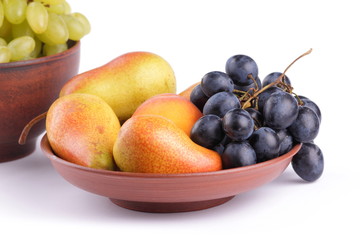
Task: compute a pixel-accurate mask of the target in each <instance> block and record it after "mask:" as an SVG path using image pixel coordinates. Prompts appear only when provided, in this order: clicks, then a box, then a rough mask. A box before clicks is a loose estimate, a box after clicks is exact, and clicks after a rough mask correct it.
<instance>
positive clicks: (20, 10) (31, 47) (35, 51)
mask: <svg viewBox="0 0 360 240" xmlns="http://www.w3.org/2000/svg"><path fill="white" fill-rule="evenodd" d="M90 30H91V26H90V22H89V20H88V19H87V18H86V17H85V16H84V15H83V14H81V13H78V12H72V11H71V7H70V5H69V3H68V2H67V1H66V0H0V63H7V62H13V61H23V60H28V59H34V58H39V57H43V56H49V55H53V54H56V53H60V52H62V51H65V50H67V49H68V45H67V42H68V41H69V40H73V41H79V40H80V39H81V38H83V37H84V36H85V35H87V34H88V33H89V32H90Z"/></svg>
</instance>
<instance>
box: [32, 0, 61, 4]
mask: <svg viewBox="0 0 360 240" xmlns="http://www.w3.org/2000/svg"><path fill="white" fill-rule="evenodd" d="M64 1H65V0H35V2H42V3H44V4H50V5H52V4H54V5H56V4H61V3H63V2H64Z"/></svg>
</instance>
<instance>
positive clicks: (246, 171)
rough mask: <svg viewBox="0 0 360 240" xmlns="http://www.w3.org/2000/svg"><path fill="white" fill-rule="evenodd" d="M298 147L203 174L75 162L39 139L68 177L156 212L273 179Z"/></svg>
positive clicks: (217, 200) (193, 205) (222, 198)
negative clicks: (131, 170)
mask: <svg viewBox="0 0 360 240" xmlns="http://www.w3.org/2000/svg"><path fill="white" fill-rule="evenodd" d="M300 147H301V145H296V146H295V147H294V148H293V149H292V150H291V151H290V152H288V153H287V154H285V155H283V156H280V157H278V158H275V159H272V160H269V161H266V162H263V163H258V164H255V165H251V166H247V167H240V168H234V169H227V170H221V171H216V172H206V173H191V174H150V173H147V174H146V173H129V172H119V171H109V170H98V169H92V168H87V167H83V166H80V165H76V164H73V163H70V162H68V161H66V160H64V159H61V158H59V157H57V156H56V155H55V154H54V152H53V151H52V150H51V147H50V145H49V142H48V139H47V137H46V135H45V136H44V137H43V138H42V140H41V149H42V151H43V152H44V154H45V155H46V156H47V157H48V158H49V159H50V160H51V163H52V165H53V166H54V168H55V169H56V171H57V172H58V173H59V174H60V175H61V176H62V177H63V178H65V179H66V180H67V181H68V182H70V183H72V184H73V185H75V186H77V187H79V188H81V189H83V190H86V191H88V192H91V193H95V194H98V195H101V196H105V197H108V198H110V200H111V201H112V202H113V203H115V204H117V205H119V206H121V207H124V208H127V209H131V210H136V211H143V212H156V213H169V212H187V211H195V210H201V209H206V208H210V207H214V206H217V205H220V204H222V203H225V202H227V201H229V200H230V199H232V198H233V197H234V196H235V195H237V194H239V193H242V192H245V191H249V190H251V189H254V188H256V187H259V186H261V185H263V184H265V183H268V182H270V181H272V180H274V179H275V178H277V177H278V176H279V175H280V174H281V173H282V172H283V171H284V170H285V169H286V168H287V166H288V165H289V163H290V162H291V159H292V157H293V156H294V155H295V154H296V153H297V152H298V151H299V149H300Z"/></svg>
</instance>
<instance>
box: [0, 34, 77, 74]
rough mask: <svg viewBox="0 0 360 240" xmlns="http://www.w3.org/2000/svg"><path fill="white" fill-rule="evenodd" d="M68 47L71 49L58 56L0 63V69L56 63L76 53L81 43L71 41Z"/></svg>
mask: <svg viewBox="0 0 360 240" xmlns="http://www.w3.org/2000/svg"><path fill="white" fill-rule="evenodd" d="M68 46H69V48H68V49H67V50H66V51H63V52H61V53H57V54H53V55H50V56H44V57H39V58H34V59H30V60H24V61H15V62H8V63H0V69H5V68H16V67H24V66H31V65H36V64H39V63H44V62H51V61H56V60H58V59H62V58H64V57H65V56H68V55H72V54H74V53H76V52H77V51H78V50H79V49H80V41H71V40H70V41H69V42H68Z"/></svg>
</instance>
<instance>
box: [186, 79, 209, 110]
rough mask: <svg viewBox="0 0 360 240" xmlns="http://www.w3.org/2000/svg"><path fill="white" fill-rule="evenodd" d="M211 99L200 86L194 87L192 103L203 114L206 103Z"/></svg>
mask: <svg viewBox="0 0 360 240" xmlns="http://www.w3.org/2000/svg"><path fill="white" fill-rule="evenodd" d="M208 99H209V98H208V97H207V96H206V95H205V93H204V92H203V91H202V89H201V86H200V84H199V85H197V86H196V87H194V89H193V90H192V92H191V93H190V101H191V102H192V103H193V104H194V105H195V106H196V107H197V108H198V109H199V110H200V111H201V112H202V110H203V108H204V105H205V103H206V102H207V100H208Z"/></svg>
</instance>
